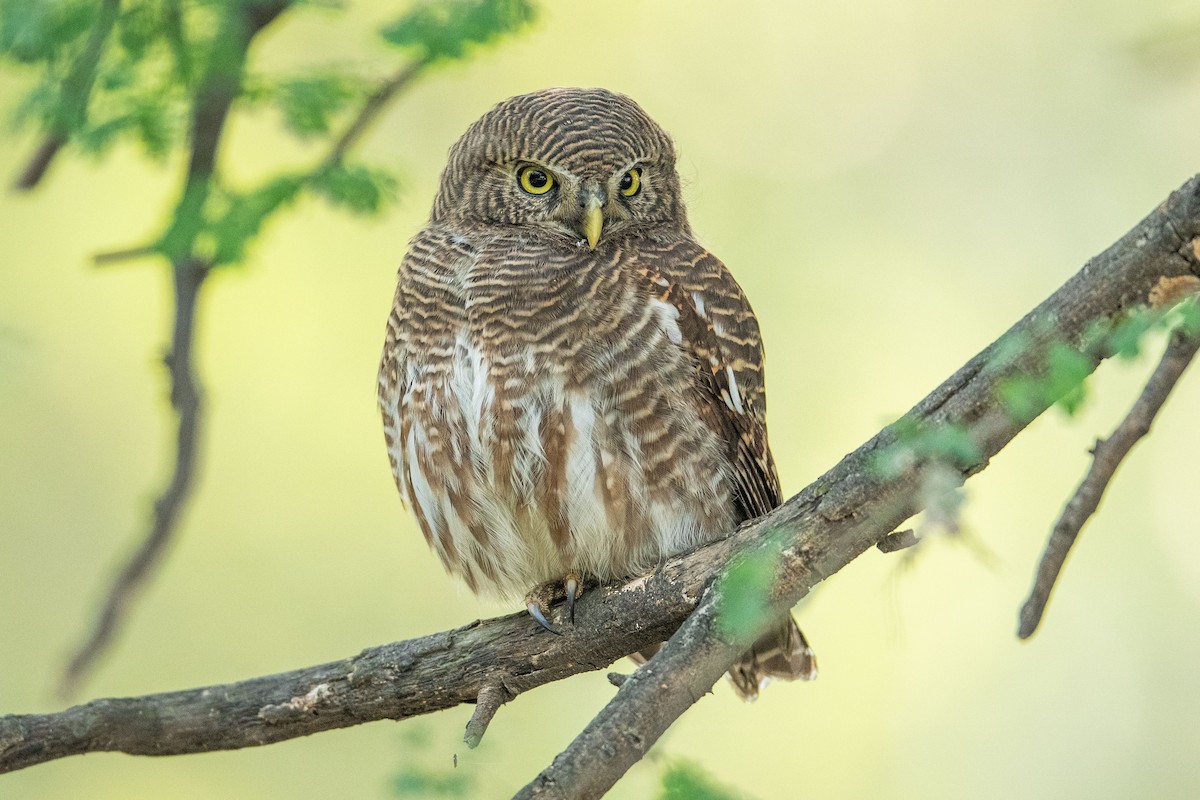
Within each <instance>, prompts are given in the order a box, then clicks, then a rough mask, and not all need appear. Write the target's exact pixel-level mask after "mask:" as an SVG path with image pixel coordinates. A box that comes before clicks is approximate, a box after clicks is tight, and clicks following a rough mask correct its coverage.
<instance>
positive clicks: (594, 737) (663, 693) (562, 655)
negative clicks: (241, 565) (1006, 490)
mask: <svg viewBox="0 0 1200 800" xmlns="http://www.w3.org/2000/svg"><path fill="white" fill-rule="evenodd" d="M1198 233H1200V179H1197V178H1194V179H1192V180H1191V181H1189V182H1188V183H1187V184H1185V185H1184V186H1183V187H1182V188H1181V189H1180V190H1179V191H1178V192H1176V193H1175V194H1173V195H1172V196H1171V198H1170V199H1169V200H1168V201H1167V202H1166V203H1164V204H1163V205H1162V206H1161V207H1160V208H1158V209H1157V210H1155V211H1154V212H1153V213H1152V214H1151V215H1150V216H1149V217H1147V218H1146V219H1145V220H1144V221H1143V222H1141V223H1140V224H1139V225H1138V226H1137V227H1136V228H1134V230H1132V231H1131V232H1130V233H1128V234H1127V235H1126V236H1125V237H1123V238H1122V239H1121V240H1120V241H1119V242H1117V243H1116V244H1115V245H1113V246H1112V247H1111V248H1109V249H1108V250H1107V251H1105V252H1104V253H1103V254H1101V255H1099V256H1097V257H1096V258H1094V259H1092V260H1091V261H1090V262H1089V263H1088V264H1087V265H1086V266H1085V267H1084V268H1083V269H1082V270H1081V271H1080V272H1079V273H1078V274H1077V275H1075V276H1074V277H1073V278H1072V279H1071V280H1070V281H1068V282H1067V284H1066V285H1065V286H1063V287H1062V288H1061V289H1060V290H1058V291H1057V292H1055V294H1054V295H1052V296H1051V297H1050V298H1048V299H1047V300H1046V301H1045V302H1043V303H1042V304H1041V305H1040V306H1038V308H1036V309H1035V310H1034V311H1033V312H1031V313H1030V314H1029V315H1027V316H1026V317H1025V318H1024V319H1023V320H1021V321H1020V322H1019V323H1017V324H1016V325H1015V326H1014V327H1013V329H1012V331H1010V333H1019V334H1022V335H1026V336H1027V337H1028V340H1029V341H1031V342H1033V346H1031V347H1028V348H1026V350H1025V351H1023V353H1022V354H1020V355H1018V356H1016V357H1015V358H1013V359H1011V360H1009V361H1007V362H1005V363H1003V364H1000V363H999V362H998V360H997V358H996V355H997V353H998V352H999V351H1000V350H1001V349H1002V348H1000V347H999V346H998V345H996V344H994V345H992V346H991V347H989V348H988V349H986V350H984V351H983V352H982V353H980V354H979V355H978V356H976V357H975V358H974V359H972V360H971V361H970V362H969V363H967V364H966V365H965V366H964V367H962V368H961V369H960V370H959V371H958V372H956V373H955V374H954V375H953V376H952V377H951V378H950V379H949V380H947V381H946V382H945V383H944V384H942V385H941V386H940V387H938V388H937V389H935V390H934V392H933V393H932V394H930V395H929V396H928V397H927V398H925V399H924V400H923V401H921V403H919V404H918V405H917V406H916V407H915V408H914V409H913V410H912V411H911V412H909V415H908V418H909V419H911V420H917V421H923V422H925V423H927V424H930V425H943V424H951V425H958V426H962V427H964V428H966V429H967V430H968V431H969V432H970V434H971V435H972V438H973V439H974V441H975V442H976V444H977V445H978V448H979V451H980V457H979V458H978V459H976V460H974V461H973V462H972V463H967V464H963V465H961V469H962V474H963V477H964V478H965V477H967V476H969V475H972V474H974V473H976V472H978V471H980V470H982V469H983V468H984V467H986V465H987V463H988V459H989V458H990V457H991V456H992V455H994V454H995V453H997V452H998V451H999V450H1000V449H1001V448H1003V447H1004V446H1005V445H1006V444H1007V443H1008V441H1010V440H1011V439H1012V438H1013V437H1014V436H1015V435H1016V434H1017V433H1019V432H1020V430H1022V428H1024V426H1025V425H1026V424H1028V419H1023V420H1013V419H1012V418H1010V416H1009V415H1008V414H1006V413H1004V412H1003V411H1001V410H1000V408H999V403H998V401H997V399H996V397H997V391H996V390H997V386H998V385H999V384H1000V383H1001V382H1002V381H1003V380H1005V379H1006V378H1008V377H1010V376H1013V375H1019V374H1028V373H1031V372H1032V373H1036V372H1038V370H1040V368H1041V364H1040V358H1039V355H1038V352H1039V347H1038V346H1037V345H1038V344H1045V343H1046V342H1049V341H1052V340H1057V341H1065V342H1069V343H1079V342H1080V340H1081V339H1082V337H1083V335H1084V332H1085V331H1086V329H1087V328H1088V326H1089V324H1090V323H1091V322H1092V321H1094V320H1096V319H1098V318H1103V317H1107V316H1111V315H1114V314H1118V313H1120V312H1121V311H1123V310H1125V309H1127V308H1130V307H1132V306H1135V305H1138V304H1140V303H1142V302H1144V301H1145V298H1146V296H1147V293H1148V292H1149V290H1150V289H1151V287H1153V286H1154V285H1155V283H1156V281H1157V280H1158V279H1159V278H1160V277H1161V276H1168V277H1170V276H1182V275H1200V268H1198V267H1197V261H1196V258H1195V257H1194V255H1193V248H1192V240H1193V239H1194V238H1195V237H1196V236H1197V234H1198ZM1010 355H1011V354H1010ZM1052 399H1053V398H1047V399H1046V402H1047V403H1048V402H1050V401H1051V400H1052ZM1040 410H1042V409H1038V411H1040ZM896 440H897V431H896V428H895V427H894V426H893V427H889V428H887V429H885V430H883V431H881V432H880V433H879V434H878V435H877V436H875V437H874V438H873V439H871V441H869V442H867V443H866V444H864V445H863V446H862V447H860V448H859V449H858V450H856V451H855V452H853V453H851V454H850V455H848V456H846V457H845V458H844V459H843V460H842V461H841V462H840V463H839V464H838V465H837V466H835V467H834V468H833V469H832V470H830V471H829V472H828V473H826V474H825V475H824V476H822V477H821V478H820V479H819V480H817V481H816V482H815V483H813V484H812V485H811V486H809V487H808V488H806V489H805V490H804V491H803V492H801V493H800V494H799V495H797V496H796V497H794V498H792V499H791V500H789V501H788V502H787V503H785V504H784V505H783V506H781V507H780V508H779V509H777V510H776V511H774V512H773V513H772V514H770V515H768V516H767V517H764V518H762V519H759V520H756V521H753V522H751V523H748V524H747V525H745V526H743V528H742V529H741V530H739V531H738V532H737V533H736V534H734V535H733V536H731V537H729V538H728V539H723V540H721V541H718V542H714V543H712V544H710V545H708V546H706V547H704V548H702V549H700V550H697V551H694V552H692V553H688V554H684V555H680V556H676V557H674V558H672V559H670V560H669V561H667V562H666V563H665V564H664V565H663V566H662V567H661V568H660V569H659V570H658V571H656V572H655V573H654V574H653V575H650V576H648V577H645V578H641V579H638V580H635V581H632V582H630V583H628V584H626V585H624V586H620V587H610V588H606V589H600V590H596V591H591V592H589V593H588V594H586V595H585V596H584V597H583V599H582V600H581V601H580V602H579V604H578V607H577V609H576V616H577V622H576V624H575V625H574V626H571V625H562V630H563V635H561V636H553V635H550V634H548V633H546V632H545V631H543V630H541V629H540V628H539V627H538V626H537V625H536V624H535V623H533V622H532V621H531V620H529V619H528V618H527V617H526V616H525V615H523V614H520V615H513V616H508V617H501V618H497V619H492V620H488V621H485V622H477V623H474V624H472V625H468V626H466V627H463V628H459V629H457V630H453V631H448V632H444V633H438V634H433V635H430V636H425V637H422V638H420V639H414V640H410V641H407V642H399V643H396V644H391V645H386V646H383V647H377V648H372V649H370V650H366V651H364V652H363V653H361V654H360V655H358V656H356V657H354V658H351V659H347V660H345V661H339V662H334V663H331V664H324V665H320V666H316V667H309V668H307V669H301V670H296V671H294V672H289V673H284V674H281V675H274V676H269V677H264V678H256V679H252V680H248V681H242V682H239V683H234V684H228V685H224V686H215V687H208V688H205V689H194V690H189V691H184V692H172V693H167V694H158V695H150V696H146V697H140V698H136V697H135V698H125V699H111V700H96V701H93V702H91V703H87V704H84V705H81V706H76V707H75V708H71V709H68V710H66V711H63V712H59V713H57V714H33V715H12V716H8V717H0V771H8V770H14V769H20V768H22V767H25V766H29V765H32V764H37V763H41V762H43V761H48V760H52V759H55V758H61V757H63V756H67V755H75V754H80V753H85V752H92V751H101V750H109V751H122V752H127V753H137V754H152V755H166V754H174V753H188V752H202V751H210V750H220V749H234V748H239V747H248V746H253V745H260V744H267V743H270V742H275V741H280V740H283V739H289V738H293V737H297V736H303V735H307V734H310V733H315V732H317V731H321V730H327V729H330V728H337V727H346V726H349V725H355V724H359V723H361V722H367V721H371V720H376V719H385V718H386V719H401V718H404V717H408V716H413V715H416V714H423V713H428V712H431V711H435V710H438V709H442V708H447V707H450V706H453V705H456V704H459V703H465V702H473V701H474V700H475V699H476V698H477V697H478V696H479V694H480V693H481V692H483V691H484V690H485V688H486V693H485V694H486V695H487V697H486V698H485V702H486V703H487V704H488V706H489V707H488V708H486V709H485V713H483V714H480V715H479V717H480V719H477V720H476V722H477V723H478V724H477V726H476V728H475V730H476V732H478V730H479V725H482V724H484V722H485V720H483V719H482V717H485V716H487V713H488V712H490V711H492V710H494V709H493V708H492V706H498V705H499V703H500V702H502V701H503V700H504V699H508V698H511V697H515V696H516V695H517V694H519V693H521V692H523V691H527V690H529V689H531V688H533V687H536V686H539V685H541V684H544V683H548V682H550V681H554V680H559V679H561V678H564V677H566V676H568V675H572V674H575V673H578V672H583V671H587V670H593V669H601V668H603V667H605V666H606V665H608V664H610V663H612V662H613V661H615V660H616V659H617V658H620V657H621V656H623V655H626V654H628V653H632V652H634V651H637V650H639V649H642V648H644V647H646V646H647V645H649V644H652V643H655V642H660V641H663V640H664V639H666V638H667V637H668V636H670V634H671V632H672V631H674V630H676V628H677V627H678V626H680V624H681V623H683V625H682V627H679V628H678V632H677V633H675V635H674V636H671V637H670V641H669V642H668V643H667V644H666V645H665V646H664V647H663V648H662V649H661V650H660V652H659V653H658V655H656V656H655V657H654V658H653V659H651V660H650V662H649V663H648V664H646V665H645V666H644V667H642V668H641V669H639V670H638V671H637V672H636V673H634V674H633V675H632V676H630V677H629V678H628V679H626V680H625V681H623V683H622V685H621V688H620V689H619V691H618V692H617V694H616V697H615V698H614V699H613V701H612V702H610V703H609V705H608V706H607V707H606V708H605V709H604V710H603V711H602V712H601V713H600V715H599V716H597V717H596V719H595V720H593V722H592V723H591V724H589V725H588V727H587V728H586V729H585V730H584V731H583V733H581V734H580V736H579V737H578V738H577V739H576V740H575V741H574V742H573V743H572V744H571V745H570V747H568V748H567V750H566V751H564V752H563V753H562V754H561V755H560V756H559V757H558V758H556V759H555V761H554V763H553V764H552V765H551V766H550V767H549V768H547V769H546V770H545V771H544V772H543V773H542V774H541V775H539V776H538V777H537V778H536V779H535V780H534V781H533V782H532V783H531V784H530V785H529V786H527V787H526V788H525V789H524V790H523V791H522V792H521V793H520V795H519V796H521V797H534V796H537V797H573V798H574V797H599V796H600V795H602V794H603V793H604V792H605V791H607V789H608V788H609V787H610V786H611V785H612V784H613V783H614V782H615V781H616V780H617V779H618V778H620V776H621V775H623V774H624V772H625V771H626V770H627V769H628V767H629V766H630V765H631V764H633V763H635V762H636V761H637V760H638V759H640V758H641V757H642V756H643V755H644V754H645V752H646V751H647V750H648V749H649V748H650V746H651V745H653V743H654V742H655V741H656V740H657V739H658V737H659V736H660V735H661V734H662V732H663V731H664V730H665V729H666V727H667V726H668V725H670V724H671V722H673V721H674V720H675V719H676V718H677V717H678V716H679V715H680V714H681V713H683V711H685V710H686V709H687V708H688V707H689V706H691V705H692V703H694V702H696V700H697V699H699V698H700V697H702V696H703V695H704V694H705V693H706V692H707V691H708V690H709V689H710V688H711V687H712V685H713V683H714V682H715V681H716V680H717V679H718V678H719V677H720V675H721V674H722V673H723V672H724V671H725V670H726V669H727V668H728V666H729V665H730V663H732V661H733V660H734V659H735V658H736V657H737V656H738V654H739V652H740V650H741V648H742V647H744V639H745V638H746V636H745V635H744V634H739V635H738V636H737V637H736V638H737V641H731V637H730V635H729V634H728V633H727V632H725V631H723V630H722V628H721V626H720V625H719V624H718V622H719V613H720V608H719V594H720V592H719V587H720V584H716V586H717V589H708V590H707V591H706V587H708V586H709V583H710V580H711V578H712V577H713V576H714V575H716V574H717V573H718V572H719V571H720V570H721V569H722V568H723V567H724V565H725V564H726V563H728V561H729V559H730V557H731V556H732V555H733V554H734V553H735V551H739V550H740V551H742V552H746V551H749V550H753V549H755V548H769V552H770V554H771V557H773V558H777V559H778V564H779V568H778V572H777V579H776V584H775V587H774V589H773V591H772V593H771V595H770V598H769V601H770V604H771V611H772V612H782V611H783V610H784V609H787V608H790V607H791V606H792V605H793V604H794V603H795V602H796V601H797V600H798V599H800V598H801V597H803V596H804V594H806V593H807V592H808V591H809V590H810V589H811V588H812V587H813V586H814V585H815V584H816V583H818V582H819V581H821V580H823V579H824V578H826V577H828V576H830V575H832V574H834V573H835V572H837V571H838V570H839V569H841V568H842V567H844V566H845V565H847V564H848V563H849V562H850V561H852V560H853V559H854V558H856V557H857V556H858V555H859V554H861V553H862V552H864V551H865V550H867V549H868V548H870V547H872V546H873V545H875V544H877V543H878V542H879V541H881V540H882V539H884V538H885V537H887V536H888V535H889V534H890V533H891V532H892V531H894V530H896V528H897V526H898V525H899V524H900V523H902V522H903V521H904V520H905V519H906V518H908V517H910V516H911V515H912V514H914V513H916V512H917V511H919V510H920V503H921V492H920V491H919V487H920V482H921V477H922V473H923V471H924V469H925V465H924V464H922V463H919V462H918V463H916V464H914V465H913V466H911V467H910V468H909V469H907V470H906V471H904V472H903V473H901V474H899V475H892V476H890V477H889V476H885V475H884V474H883V473H882V472H881V471H880V470H879V469H878V468H877V464H876V454H877V453H879V452H880V451H881V450H883V449H884V448H887V447H890V446H892V445H894V444H895V443H896ZM701 598H702V599H701ZM698 601H699V606H698V607H697V606H696V604H697V602H698ZM693 609H695V611H694V613H692V612H693ZM556 612H558V613H559V616H561V608H558V609H556ZM689 614H691V616H690V617H689ZM685 620H686V622H684V621H685Z"/></svg>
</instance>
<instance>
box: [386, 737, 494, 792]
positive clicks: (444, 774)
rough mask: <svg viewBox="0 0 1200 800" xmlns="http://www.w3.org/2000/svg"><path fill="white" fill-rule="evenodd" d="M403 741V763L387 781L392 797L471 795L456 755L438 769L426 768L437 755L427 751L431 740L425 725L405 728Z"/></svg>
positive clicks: (472, 785) (471, 783) (469, 779)
mask: <svg viewBox="0 0 1200 800" xmlns="http://www.w3.org/2000/svg"><path fill="white" fill-rule="evenodd" d="M403 742H404V750H403V763H402V765H401V767H400V768H399V769H398V770H397V771H396V772H395V773H394V774H393V775H392V778H391V781H390V788H391V794H392V796H393V797H401V798H418V800H425V799H426V798H428V800H433V799H434V798H464V797H471V796H474V794H475V793H474V791H473V790H474V789H475V781H474V780H473V777H472V775H471V774H470V773H467V772H464V771H460V770H459V769H458V757H457V756H454V757H453V759H452V760H451V761H450V763H447V764H446V765H445V766H443V767H441V768H438V767H431V766H430V764H432V763H434V761H435V759H436V758H438V754H435V753H431V752H430V750H431V746H432V737H431V736H430V735H429V730H428V728H427V727H426V726H424V725H421V724H420V723H416V724H412V725H409V726H408V728H407V730H406V731H405V733H404V736H403Z"/></svg>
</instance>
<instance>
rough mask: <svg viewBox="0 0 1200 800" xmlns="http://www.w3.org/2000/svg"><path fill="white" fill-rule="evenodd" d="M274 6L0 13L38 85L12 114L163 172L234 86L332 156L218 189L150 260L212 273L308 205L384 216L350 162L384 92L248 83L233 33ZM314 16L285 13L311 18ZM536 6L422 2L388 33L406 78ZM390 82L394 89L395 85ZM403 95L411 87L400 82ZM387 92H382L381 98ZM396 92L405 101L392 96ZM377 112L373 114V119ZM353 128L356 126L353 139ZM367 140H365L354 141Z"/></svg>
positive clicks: (385, 183) (370, 185) (381, 173)
mask: <svg viewBox="0 0 1200 800" xmlns="http://www.w3.org/2000/svg"><path fill="white" fill-rule="evenodd" d="M268 5H270V4H269V3H268V2H266V0H170V1H168V2H151V1H150V0H126V2H123V3H122V2H113V0H105V1H104V2H93V1H92V0H45V1H44V2H27V0H0V58H3V59H4V60H6V61H8V62H10V63H12V64H15V65H18V66H19V67H21V68H24V69H27V70H33V71H36V72H37V75H38V77H37V80H36V81H35V82H34V83H33V86H32V88H31V89H29V90H28V92H27V93H26V94H25V96H24V97H23V98H22V99H21V101H20V102H19V103H18V104H17V107H16V109H15V110H16V113H17V120H18V122H19V123H20V124H21V125H23V126H32V127H37V128H39V129H41V130H42V131H43V132H44V134H45V135H46V137H48V138H49V139H51V140H55V141H57V142H58V143H59V144H61V143H67V142H70V143H73V144H74V145H75V146H77V147H78V149H79V150H80V151H82V152H84V153H87V154H90V155H93V156H96V157H99V156H103V155H104V154H106V153H108V152H110V151H111V149H112V148H113V147H114V146H116V145H118V144H122V143H134V144H136V145H137V146H139V147H140V148H141V150H142V151H143V152H144V153H145V154H146V155H147V156H149V157H150V158H153V159H156V160H162V159H165V158H166V157H167V156H168V155H170V154H171V153H173V152H176V151H178V150H179V149H181V148H183V147H185V146H187V144H188V138H189V135H190V131H189V120H192V119H200V116H198V115H199V114H201V113H202V111H203V109H199V108H198V103H199V102H202V94H203V90H205V89H207V90H209V91H211V90H212V89H213V88H214V85H215V84H217V83H219V82H221V81H229V82H230V83H231V89H232V91H233V92H234V93H235V103H238V104H242V105H270V106H272V107H274V108H275V109H276V111H277V112H278V114H279V119H280V121H281V127H282V129H283V130H284V131H285V132H287V133H288V134H289V135H291V136H294V137H296V138H298V139H300V140H302V141H305V142H307V143H310V144H311V143H317V144H321V143H324V144H326V145H327V147H328V155H327V157H326V158H325V159H323V160H321V161H319V162H318V163H317V164H315V165H298V166H296V167H295V168H288V169H285V170H282V171H281V172H279V173H277V174H275V175H272V176H267V177H263V178H261V179H260V182H258V183H257V184H254V185H251V186H249V187H245V188H234V187H231V186H228V185H226V184H225V183H224V182H223V181H222V180H221V179H220V176H217V175H213V176H211V181H210V183H211V185H210V186H206V190H205V191H203V192H197V193H196V194H195V196H193V197H192V198H191V201H192V202H188V198H184V199H183V200H181V201H180V203H179V207H178V209H177V211H176V215H175V218H174V220H173V222H172V223H171V225H170V227H169V228H168V230H167V231H165V232H164V233H163V234H162V235H161V236H160V237H159V238H158V240H157V241H156V242H155V243H154V244H153V245H152V246H151V248H150V249H152V250H157V251H158V252H161V253H163V254H164V255H167V256H168V257H170V258H172V259H178V258H180V257H182V256H183V255H186V254H189V253H190V254H194V255H198V256H200V257H201V258H202V259H203V260H204V261H205V262H207V263H208V265H209V266H220V265H225V264H237V263H240V262H242V261H243V260H244V258H245V256H246V252H247V249H248V247H249V246H250V244H251V242H253V240H254V239H255V237H256V236H257V235H258V233H259V232H260V231H261V230H262V228H263V226H264V225H265V224H266V223H267V221H268V220H269V219H270V218H271V217H273V216H274V215H275V214H276V213H277V212H278V211H281V210H283V209H284V208H287V207H288V206H289V205H291V204H292V203H293V202H294V201H296V200H297V199H298V198H300V197H301V195H303V194H305V193H307V194H310V195H312V196H314V197H318V198H320V199H322V200H324V201H326V202H328V203H329V204H330V205H332V206H335V207H337V208H341V209H343V210H345V211H348V212H350V213H353V214H375V213H377V212H379V211H380V210H381V209H383V208H384V207H386V205H387V203H388V201H389V200H391V199H392V198H393V197H394V196H395V194H396V189H397V179H396V177H395V175H394V174H392V173H391V172H389V171H388V170H385V169H382V168H379V167H374V166H370V165H367V164H362V163H353V162H347V160H346V150H347V149H348V146H349V144H350V143H351V142H350V141H349V138H351V137H348V136H347V133H339V132H338V129H339V128H345V130H346V131H347V132H349V131H351V130H352V129H353V120H355V114H366V113H368V108H369V107H370V106H371V104H372V102H380V101H386V100H387V99H388V97H389V96H388V95H385V96H382V97H381V96H379V95H378V92H381V91H384V87H386V86H387V85H388V82H387V81H386V80H384V81H379V80H377V79H371V78H367V77H364V76H362V75H360V74H357V73H356V72H355V71H354V70H352V69H350V68H348V67H344V66H341V65H337V64H327V65H322V66H320V67H319V68H314V69H312V70H311V71H309V72H307V73H305V74H298V75H245V76H243V75H242V71H243V70H242V66H243V63H244V61H245V52H244V51H243V50H240V49H239V47H240V45H239V44H238V37H237V36H236V35H235V34H236V33H237V30H238V26H240V25H245V24H246V23H245V20H246V19H247V18H249V17H250V16H252V15H253V14H255V13H257V12H258V11H260V10H261V9H265V8H266V7H267V6H268ZM305 11H306V4H304V3H297V4H295V5H292V6H289V7H288V8H287V10H286V11H285V13H304V12H305ZM535 13H536V10H535V7H534V5H533V3H532V2H529V0H454V1H453V2H439V0H423V2H418V3H416V4H415V5H413V6H411V7H410V8H409V9H407V10H406V11H405V12H404V13H403V14H402V15H401V16H399V17H398V18H397V19H396V20H395V21H393V22H392V23H390V24H388V25H386V26H384V28H383V30H382V31H381V37H382V40H383V41H384V42H385V43H389V44H391V45H394V46H396V47H398V48H400V49H402V50H405V51H407V52H408V53H409V56H408V58H409V59H410V61H409V63H408V64H407V65H405V69H407V70H412V74H413V75H414V76H415V74H416V73H417V72H420V71H422V70H423V69H424V68H426V67H428V66H430V65H433V64H435V63H442V62H449V61H454V60H460V59H465V58H467V57H469V56H471V55H472V54H473V53H474V52H476V51H477V50H478V49H479V48H480V47H484V46H487V45H491V44H495V43H497V42H499V41H501V40H502V39H503V38H504V37H506V36H508V35H511V34H513V33H516V32H518V31H520V30H521V29H522V28H523V27H525V26H526V25H527V24H528V23H530V22H531V21H532V20H533V19H534V17H535ZM393 82H395V79H393ZM405 83H406V82H405ZM377 85H378V87H379V88H378V89H377V88H376V86H377ZM391 88H392V90H393V91H394V90H396V89H399V88H402V87H401V86H396V85H393V86H392V87H391ZM377 110H378V109H377V108H376V109H373V110H371V111H370V113H374V111H377ZM346 126H350V127H346ZM359 132H361V131H360V130H359V131H356V132H355V135H357V133H359Z"/></svg>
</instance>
